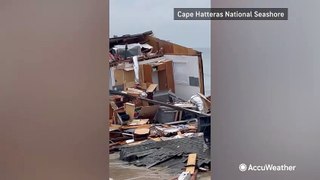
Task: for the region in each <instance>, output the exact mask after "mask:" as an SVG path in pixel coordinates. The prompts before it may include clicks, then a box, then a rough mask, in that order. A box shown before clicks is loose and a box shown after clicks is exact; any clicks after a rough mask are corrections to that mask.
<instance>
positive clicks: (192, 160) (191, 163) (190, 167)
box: [186, 153, 197, 174]
mask: <svg viewBox="0 0 320 180" xmlns="http://www.w3.org/2000/svg"><path fill="white" fill-rule="evenodd" d="M196 161H197V154H196V153H192V154H189V156H188V162H187V169H186V172H189V173H190V174H193V173H194V172H195V169H196Z"/></svg>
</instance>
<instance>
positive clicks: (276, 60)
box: [211, 0, 320, 180]
mask: <svg viewBox="0 0 320 180" xmlns="http://www.w3.org/2000/svg"><path fill="white" fill-rule="evenodd" d="M212 5H213V6H214V7H215V8H224V7H227V8H237V7H242V8H245V7H253V8H255V7H257V6H258V7H282V8H288V9H289V20H288V21H281V22H274V21H264V22H261V21H246V22H245V21H212V24H211V25H212V37H211V38H212V41H211V43H212V46H211V48H212V62H213V63H212V77H213V78H212V86H213V88H212V91H213V92H212V97H213V102H214V106H213V113H212V114H213V115H214V117H213V119H214V120H213V127H212V132H213V133H212V144H213V152H212V154H213V175H214V176H213V177H214V178H213V179H214V180H225V179H226V180H229V179H237V180H251V179H254V180H256V179H259V180H270V179H274V180H275V179H279V180H301V179H308V180H309V179H310V180H317V179H320V175H319V170H320V168H319V164H318V163H319V161H320V156H319V152H320V143H319V137H320V135H319V132H320V131H319V127H320V125H319V122H320V121H319V119H320V115H319V107H320V95H319V92H320V80H319V77H320V73H319V72H320V63H319V57H320V51H319V42H320V35H319V32H320V25H319V23H317V22H318V19H319V14H318V13H316V12H317V11H318V10H317V8H318V7H319V6H320V2H318V1H311V0H310V1H290V0H284V1H276V0H268V1H266V0H265V1H259V2H256V1H231V0H215V1H214V2H212ZM240 163H247V164H248V163H253V164H258V165H260V164H262V165H263V164H265V163H273V164H287V165H296V166H297V168H296V171H294V172H240V171H239V170H238V166H239V164H240Z"/></svg>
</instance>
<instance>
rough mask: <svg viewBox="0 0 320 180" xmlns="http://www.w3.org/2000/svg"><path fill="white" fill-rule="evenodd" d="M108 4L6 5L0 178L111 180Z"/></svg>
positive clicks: (34, 0) (2, 6) (0, 53)
mask: <svg viewBox="0 0 320 180" xmlns="http://www.w3.org/2000/svg"><path fill="white" fill-rule="evenodd" d="M107 5H108V1H100V0H90V1H88V0H54V1H51V0H28V1H25V0H16V1H12V0H1V1H0V24H1V28H0V179H1V180H21V179H22V180H88V179H93V180H98V179H101V180H105V179H107V178H108V174H107V173H108V172H107V170H108V166H107V165H108V151H107V150H108V146H107V144H108V143H107V137H108V133H107V129H106V126H107V122H108V118H107V112H106V109H107V108H106V107H107V102H106V100H107V99H108V98H107V82H108V78H107V75H108V73H107V64H108V63H107V49H108V48H107V41H108V20H107V18H108V6H107Z"/></svg>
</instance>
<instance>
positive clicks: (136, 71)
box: [133, 56, 139, 84]
mask: <svg viewBox="0 0 320 180" xmlns="http://www.w3.org/2000/svg"><path fill="white" fill-rule="evenodd" d="M133 70H134V76H135V77H134V80H135V82H136V84H139V63H138V56H133Z"/></svg>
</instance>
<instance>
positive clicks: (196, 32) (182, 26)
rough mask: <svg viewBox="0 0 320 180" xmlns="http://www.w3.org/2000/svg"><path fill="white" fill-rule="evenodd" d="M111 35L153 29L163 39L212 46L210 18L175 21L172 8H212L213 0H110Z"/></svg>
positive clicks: (192, 44) (198, 46)
mask: <svg viewBox="0 0 320 180" xmlns="http://www.w3.org/2000/svg"><path fill="white" fill-rule="evenodd" d="M109 2H110V37H111V36H113V35H118V36H121V35H124V34H134V33H141V32H145V31H149V30H152V31H153V33H154V35H155V36H157V37H159V38H160V39H164V40H169V41H171V42H174V43H177V44H181V45H184V46H187V47H192V48H209V47H210V21H174V20H173V8H210V0H110V1H109Z"/></svg>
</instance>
